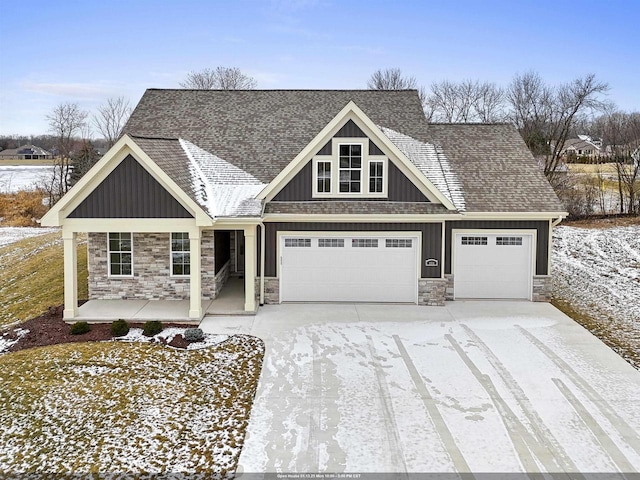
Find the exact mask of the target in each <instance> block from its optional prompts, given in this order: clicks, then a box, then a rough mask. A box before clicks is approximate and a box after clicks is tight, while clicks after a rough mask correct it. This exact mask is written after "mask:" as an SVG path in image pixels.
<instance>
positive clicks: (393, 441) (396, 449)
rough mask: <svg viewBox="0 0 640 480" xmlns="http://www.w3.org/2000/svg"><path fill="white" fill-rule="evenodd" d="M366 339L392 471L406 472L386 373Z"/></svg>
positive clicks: (373, 348) (369, 340) (370, 341)
mask: <svg viewBox="0 0 640 480" xmlns="http://www.w3.org/2000/svg"><path fill="white" fill-rule="evenodd" d="M366 339H367V343H368V344H369V352H370V353H371V362H372V363H373V368H374V371H375V375H376V381H377V382H378V390H380V405H381V407H382V418H383V420H384V423H385V431H386V432H387V439H388V441H389V455H390V457H391V463H392V465H393V470H392V471H394V472H406V471H407V464H406V462H405V459H404V454H403V449H402V442H401V440H400V432H399V431H398V425H397V423H396V416H395V413H394V411H393V404H392V402H391V393H390V392H389V385H388V384H387V378H386V374H385V373H384V371H383V370H382V367H381V366H380V362H379V361H378V360H377V358H376V347H375V345H374V344H373V338H371V336H370V335H366Z"/></svg>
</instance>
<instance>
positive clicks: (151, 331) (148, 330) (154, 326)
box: [142, 320, 162, 337]
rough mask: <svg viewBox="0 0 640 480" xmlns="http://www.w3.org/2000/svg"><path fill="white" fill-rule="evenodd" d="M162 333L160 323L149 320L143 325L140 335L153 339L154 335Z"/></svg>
mask: <svg viewBox="0 0 640 480" xmlns="http://www.w3.org/2000/svg"><path fill="white" fill-rule="evenodd" d="M161 331H162V322H160V321H158V320H149V321H148V322H145V323H144V327H143V328H142V333H143V334H144V335H145V336H146V337H153V336H154V335H157V334H159V333H160V332H161Z"/></svg>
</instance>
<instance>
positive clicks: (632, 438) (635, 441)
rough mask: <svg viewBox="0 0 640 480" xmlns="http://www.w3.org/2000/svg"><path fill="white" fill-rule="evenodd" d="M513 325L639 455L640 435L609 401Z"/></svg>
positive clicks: (533, 338)
mask: <svg viewBox="0 0 640 480" xmlns="http://www.w3.org/2000/svg"><path fill="white" fill-rule="evenodd" d="M515 327H516V328H517V329H518V330H520V332H522V334H523V335H524V336H525V337H526V338H527V339H528V340H529V341H530V342H531V343H533V344H534V345H535V346H536V347H538V349H539V350H540V351H541V352H542V353H544V354H545V355H546V356H547V357H548V358H549V359H550V360H551V361H552V362H553V363H555V364H556V366H557V367H558V368H560V370H561V371H562V373H564V374H565V375H566V376H567V377H568V378H569V379H570V380H571V381H572V382H573V383H574V384H575V385H576V386H577V387H579V388H580V389H581V390H582V393H584V395H585V396H586V397H587V398H588V399H589V400H590V401H591V402H592V403H593V404H594V405H595V406H596V407H597V408H598V410H600V413H602V415H603V416H604V417H605V418H606V419H607V420H608V421H609V423H611V425H613V427H614V428H615V429H616V430H617V431H618V433H619V434H620V435H621V436H622V438H624V439H626V442H627V444H628V445H629V446H630V447H631V448H632V449H633V450H634V451H635V452H636V453H637V454H638V455H640V437H639V436H638V433H637V432H636V431H635V430H633V429H632V428H631V427H629V425H628V424H627V422H625V421H624V420H623V419H622V418H620V416H619V415H618V413H617V412H616V411H615V410H614V409H613V407H612V406H611V405H609V403H608V402H607V401H606V400H605V399H604V398H602V396H601V395H600V394H599V393H598V392H596V390H595V389H594V388H593V387H592V386H591V385H589V383H588V382H587V381H586V380H585V379H584V378H582V377H581V376H580V375H579V374H578V373H577V372H576V371H575V370H574V369H573V368H571V366H570V365H569V364H568V363H567V362H565V361H564V360H563V359H562V358H560V357H559V356H558V355H557V354H556V353H555V352H553V351H552V350H551V349H550V348H549V347H547V346H546V345H545V344H544V343H542V342H541V341H540V340H539V339H538V337H536V336H535V335H534V334H532V333H531V332H529V331H528V330H526V329H524V328H523V327H521V326H520V325H515Z"/></svg>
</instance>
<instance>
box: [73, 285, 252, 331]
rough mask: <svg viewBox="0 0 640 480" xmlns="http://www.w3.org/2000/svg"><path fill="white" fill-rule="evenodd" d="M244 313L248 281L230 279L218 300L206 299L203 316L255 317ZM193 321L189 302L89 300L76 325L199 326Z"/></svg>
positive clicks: (80, 310)
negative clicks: (156, 322)
mask: <svg viewBox="0 0 640 480" xmlns="http://www.w3.org/2000/svg"><path fill="white" fill-rule="evenodd" d="M255 313H256V312H245V311H244V280H243V279H241V278H237V277H232V278H230V279H229V280H228V281H227V283H226V284H225V285H224V287H223V288H222V290H221V291H220V294H219V295H218V297H217V298H216V299H215V300H205V299H203V300H202V317H204V316H205V315H255ZM202 317H200V318H199V319H197V320H194V319H192V318H189V300H89V301H88V302H86V303H85V304H84V305H81V306H80V307H79V308H78V317H76V318H74V319H73V321H74V322H80V321H85V322H111V321H113V320H119V319H123V320H127V321H129V322H146V321H147V320H160V321H163V322H184V323H193V324H198V323H200V320H202Z"/></svg>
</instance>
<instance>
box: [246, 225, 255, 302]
mask: <svg viewBox="0 0 640 480" xmlns="http://www.w3.org/2000/svg"><path fill="white" fill-rule="evenodd" d="M244 309H245V311H247V312H253V311H254V310H255V309H256V226H255V225H249V226H247V227H245V228H244Z"/></svg>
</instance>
